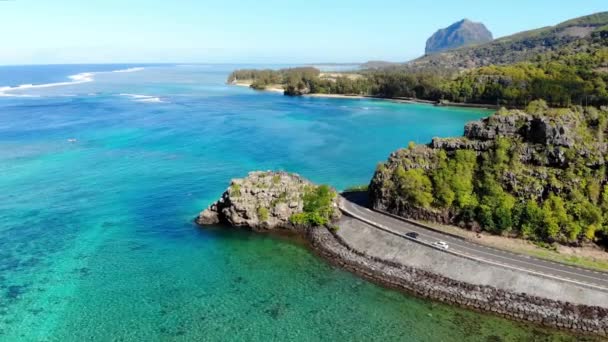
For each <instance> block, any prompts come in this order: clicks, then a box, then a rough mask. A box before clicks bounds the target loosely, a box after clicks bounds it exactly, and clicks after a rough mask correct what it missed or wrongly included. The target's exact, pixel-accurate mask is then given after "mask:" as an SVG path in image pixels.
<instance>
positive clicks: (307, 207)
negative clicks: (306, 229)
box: [289, 185, 337, 226]
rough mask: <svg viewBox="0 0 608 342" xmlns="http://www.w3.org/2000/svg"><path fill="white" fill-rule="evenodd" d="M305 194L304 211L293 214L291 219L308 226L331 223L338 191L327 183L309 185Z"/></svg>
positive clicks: (294, 222) (293, 221)
mask: <svg viewBox="0 0 608 342" xmlns="http://www.w3.org/2000/svg"><path fill="white" fill-rule="evenodd" d="M302 196H303V200H304V208H303V212H302V213H298V214H294V215H292V216H291V217H290V218H289V220H290V221H291V223H293V224H297V225H306V226H324V225H327V224H329V223H330V221H331V217H332V215H333V212H334V208H333V206H332V203H333V199H334V198H335V197H336V196H337V194H336V192H335V191H334V190H332V188H331V187H329V186H327V185H319V186H317V187H315V186H309V187H307V188H306V190H305V192H304V194H303V195H302Z"/></svg>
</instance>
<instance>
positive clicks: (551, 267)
mask: <svg viewBox="0 0 608 342" xmlns="http://www.w3.org/2000/svg"><path fill="white" fill-rule="evenodd" d="M349 197H351V196H349ZM343 199H344V201H342V207H341V208H340V209H341V210H342V211H343V212H344V213H345V214H347V215H349V216H352V217H354V218H356V219H359V220H362V221H364V222H365V221H368V222H366V223H368V224H369V223H372V224H373V226H375V227H376V228H380V229H383V230H389V231H390V232H391V233H393V234H396V235H399V236H402V237H403V238H407V239H410V240H413V239H414V238H412V237H410V236H407V235H406V234H408V233H416V234H418V236H417V237H416V238H415V240H417V241H420V242H422V243H425V244H431V243H434V242H437V241H445V242H446V243H447V244H448V245H449V251H450V252H454V253H455V254H462V255H465V256H467V257H470V258H473V259H478V260H481V261H485V262H489V263H492V264H497V265H500V266H503V267H508V268H511V269H517V270H521V271H525V272H530V273H535V274H542V275H545V276H549V277H552V278H559V279H561V280H564V281H568V282H572V283H577V284H583V285H586V286H590V287H593V288H595V289H598V290H601V291H605V292H608V273H607V272H600V271H594V270H590V269H585V268H580V267H576V266H570V265H566V264H560V263H557V262H552V261H548V260H542V259H538V258H535V257H531V256H527V255H522V254H517V253H512V252H509V251H505V250H500V249H496V248H492V247H488V246H484V245H480V244H477V243H474V242H470V241H468V240H465V239H464V238H460V237H454V236H452V235H448V234H443V233H440V232H437V231H434V230H431V229H426V228H423V227H420V226H417V225H414V224H411V223H408V222H406V221H403V220H400V219H397V218H394V217H392V216H389V215H386V214H382V213H380V212H377V211H373V210H370V209H369V208H367V207H366V206H365V205H364V202H366V200H363V201H361V199H360V198H359V199H356V198H352V197H351V198H350V199H348V198H345V197H343ZM362 202H363V203H362Z"/></svg>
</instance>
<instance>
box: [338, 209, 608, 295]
mask: <svg viewBox="0 0 608 342" xmlns="http://www.w3.org/2000/svg"><path fill="white" fill-rule="evenodd" d="M341 209H342V210H344V211H346V212H347V213H349V211H348V209H347V208H345V207H344V208H341ZM364 209H367V210H368V211H370V212H371V213H374V212H372V211H371V210H369V209H368V208H364ZM352 211H354V212H359V213H360V214H363V215H364V216H365V214H364V213H363V212H361V211H360V210H359V209H358V208H357V206H353V207H352ZM350 214H351V215H353V213H352V212H350ZM355 215H357V214H355ZM353 216H354V215H353ZM354 217H355V218H356V219H359V220H361V221H363V222H365V223H368V224H370V225H372V226H377V227H380V228H381V229H382V230H385V231H386V232H389V233H392V234H394V235H397V236H401V237H403V238H406V239H408V240H411V241H416V242H419V243H422V244H423V245H426V246H428V247H431V248H433V249H438V248H435V247H434V246H432V244H429V243H428V242H426V241H421V240H418V239H413V238H411V237H409V236H406V235H405V234H404V233H402V232H396V231H394V230H393V229H390V228H387V227H386V226H385V225H383V224H379V223H377V222H374V221H375V220H373V219H372V220H369V219H367V218H364V217H358V215H357V216H354ZM389 221H390V220H389ZM402 223H403V221H400V226H402V225H403V224H402ZM410 225H411V224H410ZM419 229H421V227H416V229H414V230H419ZM416 233H418V234H421V235H423V236H426V237H429V235H427V234H423V233H420V232H416ZM432 235H435V234H432ZM446 240H451V241H456V239H453V238H449V239H448V238H446ZM458 242H459V243H455V244H456V245H457V246H460V247H463V248H466V249H471V250H473V251H476V250H475V249H472V248H468V247H466V246H464V244H462V242H466V240H465V241H458ZM476 245H477V244H476ZM477 246H481V245H477ZM481 247H485V246H481ZM486 248H487V247H486ZM487 249H490V248H487ZM492 249H493V248H492ZM493 250H495V249H493ZM442 251H444V252H446V253H451V254H454V255H462V256H465V257H467V258H469V259H472V260H477V261H481V262H486V263H489V264H494V265H498V266H502V267H505V268H511V269H515V270H522V271H525V272H528V273H532V274H538V275H541V276H545V277H549V278H554V279H561V280H567V281H569V282H572V283H576V284H580V285H584V286H590V287H594V288H599V289H601V290H603V291H606V290H608V288H606V287H603V286H602V285H598V284H596V283H595V282H588V281H587V283H584V282H581V281H577V280H573V279H571V278H569V277H565V276H563V275H557V274H548V273H543V272H540V271H535V270H531V269H527V268H522V267H520V266H512V265H509V264H505V263H502V262H497V261H492V260H488V259H486V258H480V257H478V256H471V255H469V254H468V253H463V252H462V251H458V252H455V251H454V250H450V251H447V250H442ZM497 251H500V252H502V251H501V250H497ZM476 252H478V253H486V252H483V251H476ZM486 254H489V253H486ZM489 255H490V256H493V257H495V258H503V259H506V260H511V261H515V262H517V263H523V264H528V262H526V261H525V260H516V259H511V258H508V257H504V256H501V255H495V254H489ZM513 255H517V254H513ZM539 260H541V259H539ZM529 264H530V265H532V266H535V267H537V268H545V269H549V270H552V271H556V270H554V269H551V268H549V267H547V266H544V265H536V264H533V263H529ZM555 264H556V265H560V266H565V265H562V264H557V263H555ZM557 271H558V273H570V274H574V275H576V276H578V277H586V278H591V279H594V280H600V281H605V280H606V279H599V278H595V277H591V276H588V275H585V274H577V273H572V272H568V271H565V270H557ZM585 271H586V270H585ZM589 273H590V272H589ZM593 273H598V272H594V271H593Z"/></svg>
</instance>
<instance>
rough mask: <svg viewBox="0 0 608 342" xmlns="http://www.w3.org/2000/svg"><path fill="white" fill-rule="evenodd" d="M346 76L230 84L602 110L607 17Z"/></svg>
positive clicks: (283, 75) (284, 73)
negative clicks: (542, 102)
mask: <svg viewBox="0 0 608 342" xmlns="http://www.w3.org/2000/svg"><path fill="white" fill-rule="evenodd" d="M463 69H464V70H465V71H464V72H463V71H462V70H463ZM349 74H350V75H352V72H351V73H349ZM349 74H343V75H344V76H338V77H331V78H328V77H323V76H322V75H321V74H320V72H319V70H317V69H314V68H293V69H282V70H276V71H273V70H237V71H235V72H234V73H232V74H231V75H230V77H229V78H228V81H229V82H231V81H234V80H235V79H238V80H249V81H252V82H253V84H252V87H253V88H256V89H263V88H265V87H266V86H268V85H271V84H281V85H283V87H284V89H285V94H286V95H302V94H307V93H319V94H342V95H369V96H376V97H383V98H416V99H423V100H430V101H450V102H458V103H476V104H491V105H504V106H509V107H520V108H523V107H525V106H526V105H527V104H528V103H530V102H531V101H532V100H535V99H544V100H545V101H546V102H547V103H548V104H549V105H550V106H552V107H568V106H570V105H573V104H578V105H594V106H601V105H606V104H608V86H607V85H608V12H604V13H598V14H595V15H591V16H586V17H581V18H577V19H573V20H570V21H567V22H564V23H562V24H560V25H557V26H555V27H550V28H543V29H539V30H533V31H527V32H522V33H519V34H517V35H514V36H511V37H505V38H502V39H498V40H496V41H493V42H491V43H487V44H482V45H479V46H475V47H467V48H461V49H456V50H453V51H448V52H445V53H439V54H433V55H431V56H425V57H423V58H421V59H420V60H415V61H412V62H410V63H407V64H386V65H383V66H382V67H381V68H379V69H367V70H362V71H359V72H358V74H359V76H360V77H348V76H349Z"/></svg>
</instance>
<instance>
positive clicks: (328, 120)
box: [0, 65, 571, 341]
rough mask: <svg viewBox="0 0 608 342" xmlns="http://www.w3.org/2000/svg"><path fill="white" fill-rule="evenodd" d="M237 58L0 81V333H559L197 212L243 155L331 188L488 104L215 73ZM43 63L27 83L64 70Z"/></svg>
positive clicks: (30, 336)
mask: <svg viewBox="0 0 608 342" xmlns="http://www.w3.org/2000/svg"><path fill="white" fill-rule="evenodd" d="M126 67H130V66H120V67H118V66H115V67H112V66H95V67H94V68H92V67H91V66H79V67H70V69H69V70H70V72H74V73H80V72H86V71H111V70H116V69H119V68H126ZM233 68H234V66H205V65H198V66H147V67H146V68H145V69H144V70H143V71H136V72H131V73H101V74H96V75H94V79H95V81H94V82H88V83H81V84H74V85H67V86H58V87H48V88H46V87H45V88H32V89H25V90H22V91H19V92H18V93H19V95H26V96H27V97H8V96H7V97H0V175H1V176H0V189H2V191H0V340H3V341H4V340H5V341H16V340H20V341H21V340H23V341H83V340H104V341H105V340H124V341H127V340H152V341H153V340H163V341H165V340H183V341H191V340H269V339H270V340H311V341H316V340H320V339H327V340H361V341H369V340H382V341H386V340H407V341H453V340H457V341H512V340H522V341H527V340H531V339H537V340H570V339H571V338H569V337H568V336H565V335H561V334H556V333H550V332H547V331H544V330H541V329H537V328H534V327H529V326H523V325H519V324H517V323H513V322H510V321H506V320H502V319H499V318H495V317H492V316H487V315H481V314H477V313H473V312H470V311H466V310H460V309H454V308H451V307H447V306H444V305H441V304H437V303H433V302H429V301H424V300H420V299H416V298H413V297H410V296H407V295H403V294H400V293H397V292H394V291H391V290H386V289H383V288H381V287H378V286H376V285H373V284H370V283H368V282H366V281H364V280H361V279H359V278H357V277H355V276H353V275H351V274H349V273H347V272H344V271H342V270H339V269H336V268H334V267H331V266H329V265H327V264H326V263H325V262H324V261H323V260H321V259H319V258H317V257H316V256H314V255H313V254H312V253H310V252H309V251H308V250H307V249H306V248H305V246H303V245H300V244H297V243H293V242H291V241H286V240H284V239H281V238H277V237H271V236H260V235H255V234H252V233H249V232H246V231H243V230H224V229H209V230H201V229H198V228H197V227H196V226H195V225H193V224H192V219H193V217H194V216H195V215H196V214H197V213H198V212H199V211H200V210H201V209H202V208H204V207H205V206H206V205H208V204H209V203H211V202H212V201H213V200H215V199H216V197H218V196H219V195H220V194H221V192H222V191H223V190H224V189H225V188H226V187H227V185H228V181H229V180H230V178H233V177H240V176H244V175H245V174H246V173H247V171H249V170H255V169H263V170H264V169H282V170H288V171H293V172H298V173H300V174H302V175H303V176H305V177H308V178H310V179H311V180H313V181H316V182H322V183H329V184H331V185H333V186H335V187H337V188H339V189H342V188H344V187H346V186H349V185H354V184H361V183H367V182H368V181H369V178H370V177H371V175H372V174H373V171H374V168H375V165H376V164H377V162H379V161H382V160H385V159H386V158H387V156H388V154H389V153H390V152H391V151H393V150H395V149H396V148H399V147H403V146H407V144H408V142H409V141H411V140H413V141H416V142H427V141H429V140H430V139H431V138H432V137H433V136H453V135H460V134H462V130H463V125H464V123H465V122H467V121H469V120H473V119H476V118H479V117H482V116H484V115H486V114H487V112H483V111H479V110H471V109H453V108H437V107H432V106H427V105H404V104H396V103H391V102H386V101H378V100H357V99H321V98H288V97H283V96H281V95H277V94H273V93H256V92H254V91H252V90H249V89H246V88H239V87H229V86H226V85H224V84H223V81H224V80H225V77H226V75H227V73H228V72H229V71H230V70H231V69H233ZM44 70H45V72H44V76H43V75H41V76H40V82H39V83H44V82H45V81H46V80H49V79H50V80H52V81H53V82H56V81H57V80H58V79H60V78H61V77H59V75H60V73H65V72H66V69H65V67H63V69H61V68H57V69H53V68H52V67H50V69H49V68H45V69H44ZM3 72H4V73H0V76H1V75H11V78H10V79H11V81H10V82H8V81H7V82H3V80H2V79H1V77H0V86H2V85H11V86H14V85H16V83H15V82H17V81H15V80H16V79H18V77H17V76H18V75H17V76H15V74H16V73H17V71H16V70H14V69H4V70H3ZM32 72H33V73H34V74H35V71H32ZM53 72H55V73H56V74H57V75H54V76H53V77H50V76H49V73H51V74H52V73H53ZM65 76H68V75H65ZM32 77H33V76H32V75H31V74H28V82H29V81H30V80H31V78H32ZM17 84H18V82H17ZM68 139H76V141H75V142H69V141H68Z"/></svg>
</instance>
